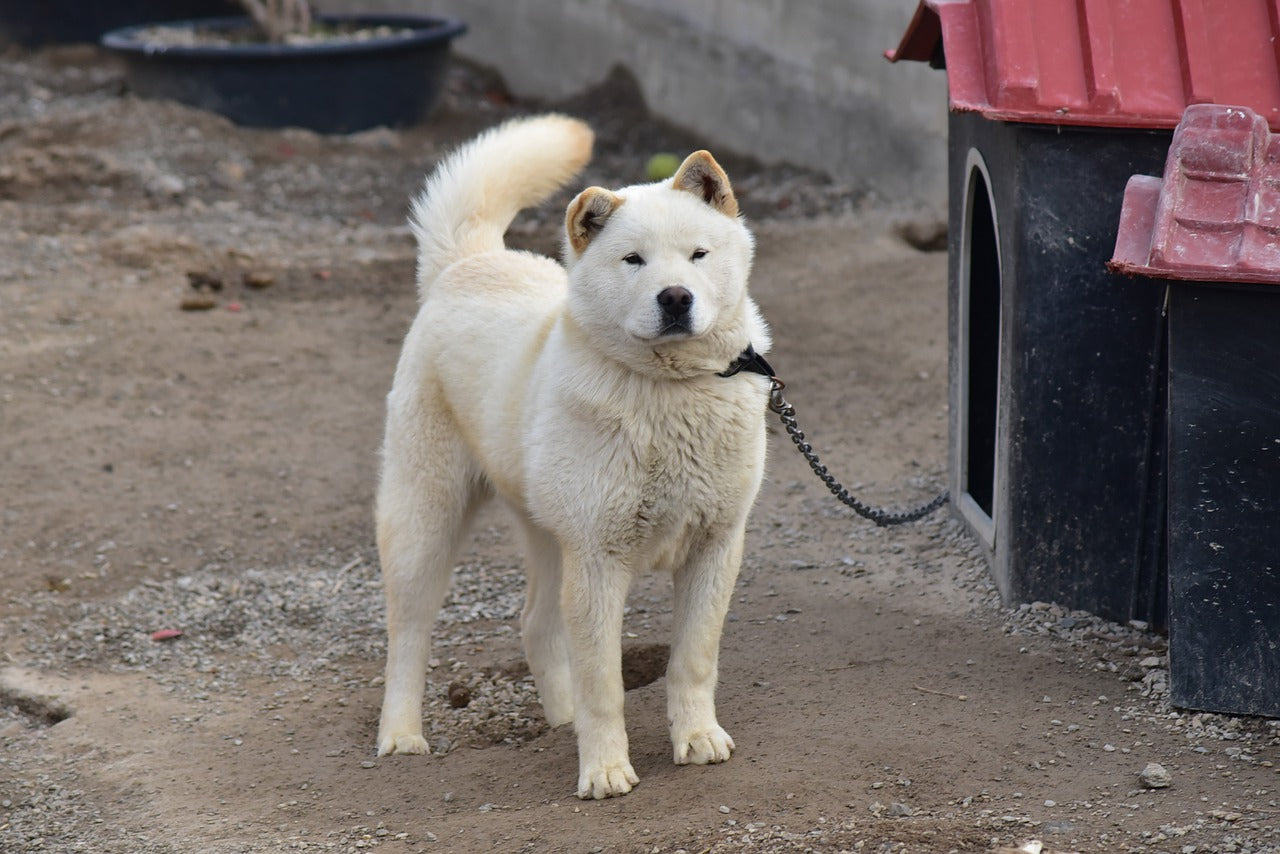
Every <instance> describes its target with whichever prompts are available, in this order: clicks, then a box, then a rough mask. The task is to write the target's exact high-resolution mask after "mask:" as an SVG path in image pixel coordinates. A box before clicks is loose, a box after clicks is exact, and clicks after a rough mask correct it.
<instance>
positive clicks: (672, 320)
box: [653, 314, 693, 338]
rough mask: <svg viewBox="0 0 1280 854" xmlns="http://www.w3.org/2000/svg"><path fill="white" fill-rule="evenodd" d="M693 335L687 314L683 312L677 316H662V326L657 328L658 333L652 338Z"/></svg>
mask: <svg viewBox="0 0 1280 854" xmlns="http://www.w3.org/2000/svg"><path fill="white" fill-rule="evenodd" d="M691 335H693V324H692V322H691V321H690V318H689V315H687V314H684V315H680V316H678V317H672V316H670V315H668V316H666V317H663V318H662V326H661V328H659V329H658V334H657V335H655V336H653V337H654V338H688V337H689V336H691Z"/></svg>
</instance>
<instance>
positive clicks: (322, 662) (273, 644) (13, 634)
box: [0, 49, 1280, 854]
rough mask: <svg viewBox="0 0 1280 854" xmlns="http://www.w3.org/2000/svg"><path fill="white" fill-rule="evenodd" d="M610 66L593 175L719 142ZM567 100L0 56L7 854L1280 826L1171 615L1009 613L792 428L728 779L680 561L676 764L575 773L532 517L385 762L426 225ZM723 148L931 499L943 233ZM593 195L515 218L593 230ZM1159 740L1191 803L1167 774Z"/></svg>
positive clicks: (1183, 840) (1086, 845) (822, 435)
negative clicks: (442, 177) (209, 105)
mask: <svg viewBox="0 0 1280 854" xmlns="http://www.w3.org/2000/svg"><path fill="white" fill-rule="evenodd" d="M611 86H612V88H608V87H607V88H606V89H605V90H602V91H601V92H597V93H594V94H593V95H591V96H588V97H584V98H582V99H579V100H577V101H575V102H574V103H572V104H569V105H564V106H565V108H567V109H570V110H572V111H575V112H578V113H580V114H582V115H585V116H587V117H588V118H591V119H592V120H593V121H595V122H596V124H597V125H598V126H599V127H600V128H601V130H602V140H601V158H600V160H599V162H598V165H595V166H593V167H592V171H591V172H590V173H589V174H588V175H587V176H586V178H585V179H584V180H586V181H590V182H592V183H602V184H605V185H616V184H619V183H627V182H631V181H634V180H637V179H638V178H639V176H640V174H641V172H642V170H643V164H644V161H645V159H646V158H647V157H648V155H649V154H651V153H653V152H654V151H658V150H667V149H670V150H675V151H677V153H681V154H682V153H684V152H685V151H686V150H688V148H690V147H692V146H693V145H695V144H698V141H697V140H692V139H688V138H685V137H682V136H681V135H680V134H678V133H675V132H674V131H671V130H669V129H664V128H661V127H659V126H657V125H655V124H653V123H652V122H649V121H646V120H645V119H643V117H642V113H641V111H640V110H639V105H637V104H635V103H634V99H632V98H628V97H627V94H626V92H625V91H624V90H625V88H626V87H625V85H623V84H620V83H618V81H614V82H613V84H611ZM535 108H537V105H529V104H519V103H514V102H512V101H511V99H510V98H508V97H506V96H505V95H504V94H503V93H502V91H501V90H500V89H498V88H495V86H494V85H493V83H492V82H491V81H487V80H486V79H485V78H484V77H483V76H481V75H478V74H476V73H474V72H471V71H466V70H463V69H459V71H458V72H457V73H456V74H455V75H454V80H453V83H452V86H451V90H450V93H449V96H448V98H447V102H446V103H445V104H444V106H443V108H442V110H441V112H440V114H439V116H438V117H437V119H436V120H435V121H434V122H433V123H432V124H430V125H429V126H426V127H422V128H416V129H412V130H407V131H394V132H393V131H386V130H379V131H372V132H369V133H364V134H358V135H355V136H351V137H344V138H323V137H318V136H315V135H313V134H309V133H305V132H300V131H296V130H294V131H289V130H286V131H255V130H245V129H240V128H236V127H233V126H231V125H230V124H228V123H226V122H224V121H222V120H221V119H219V118H217V117H214V116H210V115H207V114H203V113H200V112H197V111H194V110H189V109H185V108H182V107H178V106H175V105H171V104H164V103H155V102H143V101H139V100H136V99H134V98H132V97H129V96H128V95H127V94H123V93H122V83H121V76H120V71H119V69H118V68H117V67H115V66H114V65H113V64H112V63H111V62H109V61H107V60H106V59H105V58H104V57H102V56H100V55H99V54H98V53H96V52H94V51H91V50H86V49H77V50H51V51H42V52H34V53H26V52H16V51H10V52H8V53H6V54H3V55H0V116H4V117H6V118H5V119H4V120H2V121H0V224H2V225H3V227H2V228H0V495H2V501H3V505H2V515H0V573H2V575H0V620H2V622H0V644H2V646H0V655H3V656H4V660H3V661H2V662H0V667H2V668H3V672H2V674H0V850H4V851H6V852H7V851H93V852H275V851H282V850H336V851H354V850H362V849H365V848H378V849H379V850H383V851H386V852H416V851H463V852H473V851H489V850H493V851H523V850H528V851H557V852H558V851H566V852H590V851H625V852H631V851H636V852H640V851H644V852H674V851H681V850H683V851H687V852H708V851H716V852H720V851H740V850H742V851H807V850H814V851H842V850H849V851H867V852H871V851H875V852H890V851H903V852H948V851H990V850H993V849H997V848H998V847H999V846H1010V845H1017V844H1022V843H1023V842H1025V841H1027V840H1039V841H1041V842H1043V844H1044V846H1045V850H1046V851H1050V850H1051V851H1056V852H1066V851H1079V852H1120V851H1159V852H1179V854H1190V852H1225V851H1239V852H1274V851H1280V844H1277V842H1276V839H1277V833H1278V832H1280V831H1278V829H1277V828H1278V826H1280V803H1278V800H1277V795H1276V789H1277V787H1278V786H1280V777H1277V771H1278V770H1280V769H1277V767H1276V765H1275V762H1276V761H1277V760H1280V741H1278V740H1277V729H1276V727H1274V726H1272V725H1271V724H1270V723H1269V722H1266V721H1258V720H1240V719H1229V718H1223V717H1217V716H1212V715H1195V714H1191V713H1186V712H1179V711H1177V710H1174V709H1171V708H1170V707H1169V706H1168V702H1167V699H1166V696H1165V694H1166V692H1165V690H1164V679H1165V676H1164V674H1165V669H1164V668H1165V659H1164V648H1165V644H1164V640H1163V639H1162V638H1160V637H1156V636H1152V635H1148V634H1144V633H1143V632H1141V631H1139V630H1136V629H1134V628H1132V627H1122V626H1113V625H1109V624H1106V623H1102V622H1100V621H1097V620H1094V619H1092V618H1089V617H1088V616H1087V615H1084V614H1069V613H1066V612H1065V611H1063V610H1061V609H1058V608H1055V607H1052V606H1048V605H1044V604H1037V605H1034V606H1024V607H1022V608H1005V607H1002V606H1001V605H1000V603H999V602H998V601H997V600H996V598H995V596H994V594H993V592H992V590H991V586H990V584H989V583H988V581H987V579H986V575H985V569H984V567H983V566H982V565H981V563H980V560H979V559H978V558H977V556H976V553H975V552H974V551H973V550H972V549H971V547H970V545H969V543H968V540H967V539H966V537H965V536H964V535H963V533H962V530H961V528H960V527H959V526H958V525H957V524H956V523H955V522H954V521H952V520H950V519H948V518H946V517H945V514H938V515H936V516H935V517H933V518H931V519H929V520H926V521H924V522H922V523H919V524H916V525H912V526H908V527H906V528H901V529H892V530H882V529H876V528H874V527H871V526H869V525H868V524H867V523H865V522H862V521H860V520H858V519H856V518H854V517H853V516H852V514H851V513H849V512H847V511H845V510H844V509H843V508H841V507H840V506H838V505H837V504H835V503H834V502H833V501H832V500H831V499H830V497H829V496H827V495H826V493H825V491H824V489H823V487H822V485H821V484H820V483H818V482H817V481H816V480H815V479H814V478H812V476H811V475H810V474H809V472H808V470H807V469H806V468H805V466H804V463H803V460H801V459H800V457H799V456H798V455H796V454H795V453H794V451H793V450H792V449H791V447H790V443H789V442H788V441H787V439H786V437H785V436H784V435H781V433H780V432H777V433H775V435H774V436H773V440H772V442H773V445H772V451H771V453H772V457H771V462H770V476H769V480H768V482H767V484H766V486H765V488H764V491H763V494H762V496H761V499H760V502H759V505H758V507H757V508H756V510H755V513H754V517H753V523H752V527H751V531H750V536H749V542H748V550H747V556H746V560H745V564H744V567H743V573H742V579H741V582H740V587H739V592H738V595H737V597H736V599H735V603H734V609H733V612H732V614H731V616H730V621H729V623H728V625H727V627H726V632H725V638H724V646H723V652H722V672H721V688H720V695H719V696H720V709H721V720H722V723H724V724H725V726H726V728H727V729H728V730H729V731H730V732H731V733H732V734H733V735H734V738H735V740H736V742H737V745H738V751H737V753H736V754H735V756H734V758H733V759H732V760H731V761H730V762H729V763H727V764H725V765H722V766H717V767H711V768H688V767H685V768H678V767H675V766H674V765H672V764H671V759H670V746H669V744H668V742H667V735H666V728H665V722H664V699H663V679H662V678H661V669H662V665H663V660H664V657H665V648H664V647H663V646H662V644H663V643H664V642H665V640H666V628H667V624H668V622H669V617H670V600H669V597H668V596H667V595H666V594H667V588H668V586H669V582H668V581H667V580H666V579H663V578H647V579H643V580H641V581H639V582H638V583H637V584H636V586H635V588H634V592H633V595H632V599H631V606H630V609H629V613H628V618H627V632H628V636H627V643H628V644H629V654H628V665H629V667H630V670H631V671H632V674H633V682H634V683H635V684H636V686H637V687H635V688H634V689H633V690H632V691H630V692H629V694H628V701H627V702H628V707H627V714H628V725H629V733H630V737H631V743H632V758H633V761H634V763H635V766H636V769H637V771H638V772H639V774H640V776H641V778H642V781H641V784H640V786H639V787H638V788H637V789H636V791H635V792H633V793H632V794H630V795H628V796H627V797H625V798H622V799H618V800H613V801H608V802H601V803H582V802H579V801H577V799H576V798H574V796H573V787H574V782H575V779H574V778H575V768H576V765H575V762H576V760H575V756H574V747H573V736H572V733H571V732H570V731H568V730H567V729H564V728H562V729H559V730H549V729H548V728H547V727H546V725H545V723H544V722H543V721H542V718H541V712H540V709H539V707H538V705H537V702H536V698H535V697H534V696H533V694H532V689H531V685H530V682H529V680H528V678H527V673H526V671H524V670H523V669H522V667H521V665H520V653H519V639H518V635H517V630H516V620H515V616H516V614H517V613H518V610H519V602H520V576H519V558H518V555H517V553H516V551H515V549H514V547H513V545H512V543H511V540H510V537H509V535H508V530H507V528H506V525H505V522H504V520H503V519H502V518H501V517H500V516H498V515H496V514H493V515H490V516H486V517H485V518H484V519H483V520H482V522H481V524H480V526H479V528H478V530H477V533H476V536H475V538H474V540H473V542H472V543H471V546H470V547H469V549H468V550H467V553H466V554H465V555H464V557H463V563H462V566H461V567H460V568H459V571H458V579H457V584H456V587H455V592H454V593H453V595H452V598H451V600H450V604H449V605H448V607H447V609H446V613H445V615H444V619H443V621H442V624H441V626H440V629H439V631H438V632H437V641H438V646H437V649H436V655H437V661H436V666H435V667H434V668H433V670H432V673H431V678H430V684H429V687H428V713H427V718H428V727H429V731H430V733H431V735H430V739H431V740H432V742H433V744H434V745H435V747H436V749H437V752H438V753H439V754H440V755H436V756H431V757H394V758H389V759H381V760H377V759H375V758H374V756H373V746H374V731H375V727H376V720H377V714H378V702H379V695H380V688H379V682H380V670H381V666H382V644H383V639H382V624H381V619H382V618H381V613H380V612H381V601H380V595H381V594H380V591H379V587H378V577H377V562H376V555H375V554H374V551H373V548H372V531H371V522H370V515H371V514H370V505H371V493H372V485H373V480H374V473H375V451H376V448H377V444H378V440H379V435H380V430H381V424H382V397H383V395H384V394H385V391H386V388H387V386H388V384H389V382H390V378H391V372H392V367H393V364H394V360H395V358H396V354H397V351H398V347H399V342H400V339H401V336H402V335H403V333H404V332H405V330H406V329H407V327H408V324H409V322H410V320H411V318H412V314H413V311H414V294H413V285H412V277H413V257H412V256H413V247H412V243H411V240H410V238H409V235H408V232H407V229H406V228H405V227H404V225H403V218H404V211H405V207H406V203H407V200H408V198H409V196H410V195H411V194H412V193H413V192H414V190H415V189H416V187H417V185H418V183H419V181H420V180H421V176H422V175H423V174H424V173H425V171H426V170H427V169H428V168H429V167H430V165H431V163H432V162H434V160H435V159H436V158H437V157H438V156H439V154H440V152H441V151H442V150H444V149H445V148H446V147H447V146H449V145H451V144H453V143H455V142H457V141H459V140H461V139H463V138H465V137H467V136H469V135H470V134H471V133H473V132H474V131H475V130H477V129H478V128H481V127H484V126H487V125H489V124H492V123H493V122H496V121H498V120H499V119H501V118H502V117H504V116H506V115H510V114H514V113H517V112H524V111H529V110H531V109H535ZM725 160H726V162H727V163H728V165H729V167H730V170H731V175H732V176H733V177H735V178H736V179H737V180H738V188H739V191H740V194H741V198H742V202H743V205H744V208H745V211H746V213H747V215H748V217H749V218H750V219H751V220H752V222H753V223H754V225H755V228H756V230H757V236H758V245H759V254H758V262H757V267H756V273H755V277H754V291H755V293H756V295H757V297H758V300H759V302H760V303H761V305H762V307H763V309H764V311H765V313H766V316H767V317H768V318H769V319H770V321H771V323H772V326H773V328H774V331H775V341H776V346H775V351H774V355H773V356H771V360H772V361H773V363H774V365H775V367H776V368H777V369H778V370H779V371H780V372H781V374H782V376H783V377H784V378H785V379H786V380H787V382H788V393H787V394H788V398H789V399H790V400H791V402H792V403H793V404H795V406H796V407H797V409H798V410H799V417H800V421H801V424H802V426H804V428H805V429H806V431H807V432H808V433H809V435H810V438H811V440H812V441H813V442H814V443H815V445H816V446H817V447H818V449H819V450H820V451H821V452H822V454H823V457H824V460H825V461H826V462H827V463H828V464H829V465H830V467H831V469H832V471H833V472H835V473H837V474H838V475H839V476H840V477H842V478H843V479H844V480H845V481H846V482H847V483H849V484H850V485H851V486H856V487H857V490H858V492H859V493H860V494H862V495H863V496H864V497H865V498H867V499H869V500H871V501H873V502H877V503H902V504H905V503H912V502H915V501H918V500H921V499H925V498H927V497H929V495H930V494H931V492H932V491H934V490H936V489H937V488H939V487H940V485H941V483H942V481H943V480H944V477H943V474H944V467H945V447H946V436H945V432H946V427H945V424H946V419H945V415H946V412H945V408H946V394H945V376H946V355H945V299H944V296H945V284H944V282H945V268H946V259H945V255H944V254H942V253H926V252H921V251H918V250H916V249H914V248H912V246H910V245H908V244H907V243H906V242H904V241H903V240H902V239H900V237H899V236H898V234H899V232H900V229H899V227H898V226H899V225H900V223H901V221H902V219H903V217H904V214H903V213H902V212H898V211H890V210H886V209H883V208H879V207H877V206H876V205H874V204H872V203H869V202H867V200H863V199H858V198H856V197H855V196H854V195H853V194H850V193H848V192H847V191H844V190H843V189H841V188H838V187H831V186H829V185H826V184H824V183H823V182H822V181H821V180H819V179H818V178H817V177H816V176H810V175H806V174H805V173H803V172H802V171H799V170H795V169H767V168H763V167H760V166H758V165H754V164H749V163H739V162H737V161H735V160H734V159H733V158H731V157H726V158H725ZM915 216H916V218H917V219H918V218H919V216H918V215H915ZM559 219H560V213H559V210H557V209H556V207H555V206H554V205H553V206H550V207H549V209H548V210H545V211H541V212H535V213H533V214H529V215H526V216H524V217H522V218H521V219H520V220H519V221H518V222H517V224H516V225H515V226H514V227H513V230H512V239H513V241H514V242H517V243H520V244H521V245H526V246H532V247H536V248H541V249H543V250H545V251H552V252H554V250H555V247H556V245H557V241H558V232H557V228H558V225H557V224H558V222H559ZM926 219H927V217H926ZM191 272H198V273H201V274H204V276H205V277H206V278H207V277H210V276H212V277H216V278H218V279H220V280H221V282H222V289H221V290H220V291H210V290H207V291H206V292H205V293H203V294H202V293H198V292H197V290H196V289H195V288H193V287H192V286H191V284H190V281H189V277H188V273H191ZM246 273H253V274H256V275H257V276H258V277H259V283H260V284H261V283H264V282H265V281H266V280H268V279H269V280H270V284H269V285H268V286H266V287H260V288H254V287H250V286H249V285H247V284H245V283H244V281H243V276H244V274H246ZM201 296H203V297H208V298H209V299H210V301H211V302H212V304H213V307H212V308H209V309H208V310H203V311H196V310H183V308H182V304H183V303H184V301H189V300H191V299H192V298H193V297H201ZM188 307H189V308H190V306H188ZM158 630H176V631H181V632H182V633H183V634H182V636H181V637H179V638H177V639H173V640H168V641H157V640H152V638H151V633H152V632H155V631H158ZM451 697H452V701H451V699H450V698H451ZM464 701H466V702H465V703H464ZM1153 762H1154V763H1159V764H1160V765H1161V766H1163V768H1164V769H1165V770H1166V771H1167V772H1168V773H1169V775H1171V780H1172V785H1170V786H1168V787H1167V788H1155V789H1152V788H1147V787H1145V786H1144V785H1143V784H1142V783H1141V782H1140V779H1139V774H1140V772H1142V771H1143V769H1144V768H1145V767H1146V766H1147V765H1148V763H1153ZM1028 850H1031V849H1028Z"/></svg>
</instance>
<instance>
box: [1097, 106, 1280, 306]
mask: <svg viewBox="0 0 1280 854" xmlns="http://www.w3.org/2000/svg"><path fill="white" fill-rule="evenodd" d="M1107 267H1108V268H1109V269H1111V270H1112V271H1114V272H1118V273H1133V274H1139V275H1143V276H1152V277H1155V278H1161V279H1191V280H1195V281H1231V282H1262V283H1267V284H1280V134H1273V133H1272V132H1271V131H1270V130H1269V129H1268V128H1267V123H1266V122H1265V121H1264V120H1263V119H1262V117H1261V116H1259V115H1257V114H1256V113H1254V112H1253V111H1252V110H1249V109H1244V108H1241V107H1228V106H1221V105H1218V104H1196V105H1194V106H1191V107H1188V108H1187V111H1186V114H1185V115H1184V116H1183V119H1182V122H1181V124H1179V125H1178V129H1177V130H1176V131H1174V134H1173V142H1172V143H1170V145H1169V157H1168V159H1167V160H1166V161H1165V167H1164V177H1163V178H1155V177H1151V176H1149V175H1134V176H1133V177H1132V178H1130V179H1129V183H1128V184H1127V185H1126V186H1125V189H1124V206H1123V207H1122V209H1121V212H1120V227H1119V229H1118V230H1117V232H1116V248H1115V254H1114V257H1112V259H1111V260H1110V261H1109V262H1108V263H1107Z"/></svg>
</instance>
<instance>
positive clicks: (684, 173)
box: [671, 151, 738, 217]
mask: <svg viewBox="0 0 1280 854" xmlns="http://www.w3.org/2000/svg"><path fill="white" fill-rule="evenodd" d="M671 186H672V187H674V188H676V189H677V190H684V191H685V192H686V193H693V194H694V195H695V196H697V197H698V198H700V199H702V200H703V201H704V202H706V203H707V204H709V205H711V207H713V208H715V209H716V210H718V211H720V213H722V214H724V215H725V216H732V217H736V216H737V215H738V200H737V199H736V198H734V196H733V189H732V188H731V187H730V186H729V176H728V175H726V174H725V173H724V170H723V169H721V168H720V164H719V163H717V162H716V159H715V158H714V157H712V156H711V152H709V151H695V152H694V153H693V154H690V155H689V156H688V157H686V158H685V160H684V163H681V164H680V168H679V169H678V170H676V174H675V177H674V178H672V179H671Z"/></svg>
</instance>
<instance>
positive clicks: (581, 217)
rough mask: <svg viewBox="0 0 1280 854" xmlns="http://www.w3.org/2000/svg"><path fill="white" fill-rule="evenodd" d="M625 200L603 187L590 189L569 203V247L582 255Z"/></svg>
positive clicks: (566, 226) (566, 225)
mask: <svg viewBox="0 0 1280 854" xmlns="http://www.w3.org/2000/svg"><path fill="white" fill-rule="evenodd" d="M623 201H624V199H623V198H622V197H621V196H619V195H617V194H616V193H611V192H609V191H608V190H606V189H604V188H603V187H588V188H587V189H585V190H583V191H582V192H581V193H579V194H578V196H577V198H575V199H574V200H573V201H572V202H570V203H569V209H568V210H567V211H566V212H565V217H564V228H565V232H566V233H567V234H568V235H569V245H570V246H572V247H573V251H574V252H578V253H581V252H582V251H583V250H584V249H586V248H587V244H588V243H590V242H591V238H593V237H595V236H596V235H597V234H599V233H600V229H602V228H604V224H605V221H606V220H608V219H609V217H610V216H612V215H613V212H614V211H616V210H617V209H618V206H619V205H621V204H622V203H623Z"/></svg>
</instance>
